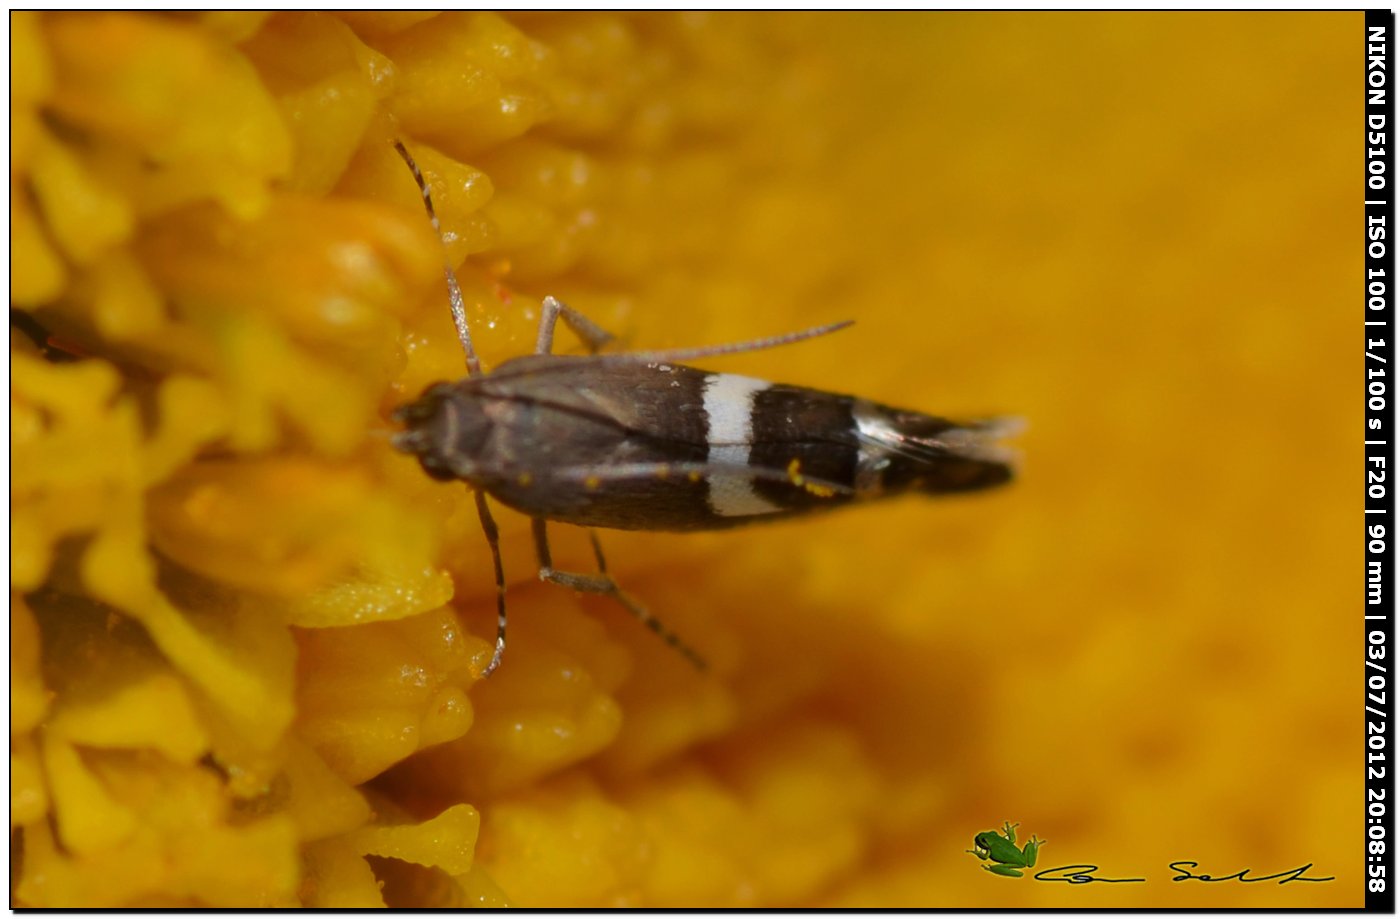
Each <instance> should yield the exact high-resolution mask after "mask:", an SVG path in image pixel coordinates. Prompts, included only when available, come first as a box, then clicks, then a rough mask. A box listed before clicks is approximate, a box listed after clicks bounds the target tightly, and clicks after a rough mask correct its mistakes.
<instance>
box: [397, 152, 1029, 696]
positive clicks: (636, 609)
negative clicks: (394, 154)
mask: <svg viewBox="0 0 1400 919" xmlns="http://www.w3.org/2000/svg"><path fill="white" fill-rule="evenodd" d="M395 148H396V149H397V150H398V152H399V155H400V156H402V157H403V159H404V161H405V162H406V163H407V164H408V166H409V168H410V169H411V170H412V171H413V176H414V178H415V179H416V180H417V182H418V187H419V189H420V191H421V192H422V195H423V204H424V206H425V207H426V208H427V211H428V216H429V218H430V219H431V221H432V224H433V228H434V229H435V230H437V232H438V235H439V237H441V234H442V231H441V226H440V225H439V223H438V219H437V215H436V213H435V211H434V209H433V202H432V197H431V195H430V194H429V191H428V185H427V182H426V181H425V180H424V178H423V174H422V172H421V171H420V170H419V168H418V165H417V163H415V162H414V160H413V157H412V156H411V155H410V154H409V152H408V150H407V149H405V147H404V146H403V144H402V143H400V142H397V141H396V142H395ZM443 273H444V275H445V277H446V279H447V287H448V292H449V301H450V305H451V310H452V318H453V321H454V322H455V324H456V326H457V335H458V337H459V338H460V339H461V342H462V347H463V349H464V350H465V352H466V358H467V376H466V377H465V378H464V379H461V380H458V381H457V382H455V383H435V384H433V385H432V386H429V387H428V389H427V390H426V391H424V393H423V394H422V395H421V396H419V397H418V399H416V400H415V401H413V402H411V403H409V404H408V405H405V406H403V407H402V408H400V409H398V410H397V411H396V412H395V413H394V418H395V420H397V421H400V422H402V423H403V425H404V430H403V432H402V433H399V434H396V435H395V436H394V441H393V442H394V446H395V447H396V448H398V449H399V450H402V451H403V452H405V453H409V454H412V455H414V456H416V457H417V458H418V461H419V462H420V463H421V464H422V466H423V469H424V470H425V471H426V472H427V473H428V475H430V476H432V477H433V478H435V479H440V480H443V481H452V480H456V479H460V480H462V481H465V482H467V483H469V484H471V485H472V486H473V488H474V493H475V497H476V507H477V512H478V514H479V516H480V518H481V525H482V529H483V530H484V531H485V533H486V540H487V543H488V544H489V545H490V548H491V553H492V557H493V560H494V562H495V574H496V610H497V627H496V648H495V652H494V654H493V655H492V657H491V662H490V664H489V665H488V666H487V668H486V670H485V673H484V674H483V675H489V674H490V673H491V672H492V671H494V670H495V669H496V667H498V666H499V665H500V662H501V656H502V654H503V653H504V651H505V636H506V605H505V576H504V572H503V570H502V567H501V554H500V547H499V544H498V543H499V540H498V535H497V530H496V525H495V521H494V520H493V519H492V517H491V512H490V509H489V508H488V507H487V505H486V497H485V496H486V495H487V494H489V495H491V497H493V498H495V499H496V500H498V501H500V502H501V503H502V504H505V505H507V506H509V507H512V508H514V509H515V510H517V511H520V512H521V513H523V514H525V515H527V516H529V517H530V519H531V522H532V526H533V532H534V541H535V551H536V554H537V556H538V559H539V565H540V572H539V574H540V578H541V579H542V580H545V581H550V582H552V583H555V584H560V585H562V586H564V587H571V588H573V589H574V590H578V591H583V592H586V593H596V594H603V595H606V596H610V597H612V598H614V599H615V600H617V601H618V602H619V603H620V604H621V605H622V606H624V607H625V608H626V609H627V610H628V611H629V612H631V613H632V614H633V615H634V616H636V617H637V618H638V619H640V620H641V621H642V622H644V623H645V624H646V625H647V626H649V627H650V628H651V629H652V630H653V631H655V632H656V633H657V634H658V635H660V636H661V637H662V638H663V639H665V640H666V641H667V643H669V644H670V645H671V646H672V647H674V648H676V649H677V650H678V651H680V652H681V653H682V654H683V655H685V656H686V657H687V658H688V659H689V660H690V661H691V662H692V663H693V664H695V665H696V666H697V667H700V668H703V667H704V662H703V661H702V660H701V658H700V657H699V656H698V655H697V654H696V653H695V652H694V651H692V650H691V649H690V648H689V647H687V646H686V645H685V644H684V643H682V642H681V641H680V640H679V639H678V638H677V637H676V636H675V635H674V634H672V633H671V632H670V631H669V630H667V629H666V628H665V627H664V626H663V625H661V623H660V622H659V621H658V620H657V619H656V618H655V617H653V616H652V615H651V613H650V612H648V611H647V609H646V608H645V607H644V606H642V605H641V604H640V603H638V602H637V601H636V600H634V599H633V598H632V597H630V596H629V595H628V594H626V593H624V592H623V591H622V590H621V589H620V588H619V587H618V585H617V583H616V582H615V581H614V580H613V579H612V577H611V576H610V575H609V574H608V573H607V565H606V562H605V561H604V559H603V552H602V548H601V546H600V545H599V543H598V538H597V536H596V534H594V533H593V532H592V530H591V529H590V530H589V536H590V537H591V539H592V542H593V549H594V554H595V557H596V558H597V562H598V572H597V573H596V574H579V573H573V572H567V571H559V570H557V569H556V568H554V566H553V563H552V561H551V557H550V551H549V539H548V534H547V532H546V527H547V522H548V521H556V522H559V523H571V524H575V525H577V526H582V527H589V528H592V527H604V528H608V529H615V530H672V531H685V530H708V529H718V528H723V527H731V526H737V525H740V524H746V523H753V522H755V521H760V520H777V519H781V518H784V517H790V516H793V515H795V514H805V513H808V512H811V511H817V510H824V509H827V508H834V507H840V506H843V505H846V504H849V503H851V502H853V501H869V500H872V499H875V498H882V497H888V496H892V495H897V494H903V493H905V492H911V491H916V492H924V493H926V494H941V493H947V492H962V491H973V490H977V489H982V488H990V487H992V486H995V485H1001V484H1003V483H1005V482H1008V481H1010V479H1011V476H1012V465H1011V462H1012V456H1011V453H1010V451H1008V450H1006V449H1005V448H1003V447H1001V446H999V445H998V443H997V441H998V440H999V439H1001V438H1002V437H1005V436H1007V435H1009V434H1011V433H1014V429H1015V428H1016V426H1017V422H1015V421H1014V420H1009V419H992V420H986V421H972V422H955V421H949V420H947V419H944V418H937V417H934V416H932V415H924V414H921V413H919V412H912V411H906V410H903V409H897V408H891V407H889V406H886V405H881V404H879V403H876V402H871V401H869V400H866V399H858V398H855V397H852V396H842V395H835V394H833V393H827V392H822V391H821V390H816V389H807V388H805V387H801V386H785V385H781V384H776V383H768V382H765V381H763V380H756V379H752V378H750V377H743V376H736V375H734V374H729V373H712V372H710V371H706V370H699V369H696V368H694V367H689V366H686V365H685V364H682V363H680V362H681V361H688V360H694V359H697V358H704V357H714V356H718V355H722V354H736V353H741V352H745V351H757V350H760V349H763V348H772V347H777V346H779V345H785V344H791V343H793V342H798V341H802V340H805V339H808V338H814V337H816V336H819V335H826V334H828V333H830V332H835V331H837V330H839V329H842V328H845V327H846V326H848V325H850V324H851V323H850V322H840V323H835V324H833V325H826V326H818V327H816V328H812V329H807V330H805V331H801V332H794V333H792V334H788V335H780V336H776V337H774V338H767V339H761V340H758V341H751V342H744V343H740V344H729V345H717V346H710V347H699V348H688V349H680V350H672V351H654V352H632V353H615V354H599V353H598V352H599V350H600V349H602V348H603V347H604V346H605V345H606V344H608V343H609V342H610V341H611V340H612V336H611V335H609V334H608V333H607V332H604V331H603V330H602V329H600V328H599V327H598V326H596V325H594V324H593V322H591V321H590V320H589V319H587V318H586V317H585V316H583V315H582V314H580V313H578V312H577V311H575V310H572V309H570V308H569V307H567V306H565V305H564V304H563V303H560V302H559V301H558V300H556V299H554V298H553V297H546V298H545V299H544V309H543V312H542V315H541V317H540V327H539V335H538V339H537V341H536V346H535V353H534V354H531V355H527V356H524V357H517V358H513V359H511V360H508V361H506V362H504V363H503V364H501V365H500V366H499V367H497V368H496V369H495V370H493V371H492V372H491V373H484V372H483V371H482V369H481V364H480V362H479V361H478V360H477V356H476V352H475V349H474V348H473V347H472V341H471V332H470V330H469V329H468V327H467V319H466V309H465V306H464V304H463V301H462V293H461V289H460V288H459V286H458V284H457V279H456V276H455V275H454V274H453V272H452V269H451V267H450V266H444V269H443ZM560 318H562V319H563V320H564V322H565V324H566V325H568V326H569V328H570V329H572V330H573V331H574V333H575V334H576V335H577V336H578V337H579V338H580V339H581V340H582V341H583V343H584V345H585V346H587V348H588V351H589V354H588V355H583V356H573V355H558V354H553V353H551V349H552V345H553V341H554V327H555V324H556V323H557V322H558V320H559V319H560Z"/></svg>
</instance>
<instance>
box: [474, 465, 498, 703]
mask: <svg viewBox="0 0 1400 919" xmlns="http://www.w3.org/2000/svg"><path fill="white" fill-rule="evenodd" d="M473 494H475V495H476V514H477V516H478V517H480V518H481V530H482V532H483V533H485V534H486V542H487V544H488V545H489V546H490V547H491V561H492V563H493V564H494V566H495V568H496V650H495V651H494V652H492V654H491V663H489V664H487V665H486V669H485V670H483V671H481V678H482V679H483V680H484V679H486V678H487V677H489V676H490V675H491V674H493V673H495V672H496V668H497V667H499V666H501V658H502V657H504V656H505V653H506V572H505V568H503V567H502V566H501V534H500V531H498V530H497V529H496V521H495V519H494V518H492V516H491V509H490V508H488V507H487V506H486V494H485V493H484V492H483V491H482V490H481V489H480V488H478V489H477V490H476V491H475V492H473Z"/></svg>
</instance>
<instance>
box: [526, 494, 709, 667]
mask: <svg viewBox="0 0 1400 919" xmlns="http://www.w3.org/2000/svg"><path fill="white" fill-rule="evenodd" d="M530 525H531V528H532V530H533V531H534V535H535V554H536V555H537V556H538V557H539V561H540V580H541V581H548V582H549V583H551V584H558V585H559V586H560V587H567V588H569V589H571V590H577V591H579V592H580V593H586V594H600V595H602V596H605V597H612V598H613V599H614V600H616V601H617V602H618V603H619V604H620V605H621V606H622V607H623V608H624V609H626V610H627V612H629V613H631V614H632V615H633V616H635V617H636V618H637V619H639V620H641V622H642V624H643V625H645V626H646V627H647V628H649V629H651V630H652V631H653V632H655V633H656V635H657V637H659V638H660V639H661V640H662V641H664V642H666V644H668V645H670V646H671V647H672V648H673V649H675V650H676V651H677V652H679V653H680V655H681V656H682V657H684V658H685V659H686V660H688V661H690V663H691V664H692V665H693V666H694V667H695V669H696V670H705V669H708V668H707V665H706V663H705V659H704V658H703V657H701V656H700V655H699V654H697V653H696V652H695V650H694V649H693V648H691V647H690V646H689V645H687V644H686V643H685V642H684V641H682V640H681V639H680V636H678V635H676V633H675V632H672V631H671V630H670V629H668V628H666V626H664V625H662V624H661V621H660V620H658V619H657V618H656V617H655V616H653V615H652V614H651V613H650V612H649V611H648V610H647V608H646V607H644V606H642V605H641V604H640V603H638V602H637V601H636V600H634V599H633V598H632V597H631V596H630V595H628V594H627V593H625V592H624V591H623V590H622V588H620V587H618V586H617V582H616V581H614V580H613V579H612V575H610V574H608V567H607V561H606V560H605V559H604V558H603V547H602V545H601V544H600V543H599V542H598V536H597V534H595V533H594V532H593V531H592V530H589V531H588V536H589V538H590V539H591V540H592V541H593V555H594V557H595V558H596V559H597V560H598V573H597V574H576V573H574V572H570V571H558V570H556V569H555V568H554V564H553V560H552V558H551V557H550V554H549V534H548V533H547V532H546V528H547V526H548V524H547V523H546V522H545V520H544V518H543V517H535V518H534V519H532V520H531V521H530Z"/></svg>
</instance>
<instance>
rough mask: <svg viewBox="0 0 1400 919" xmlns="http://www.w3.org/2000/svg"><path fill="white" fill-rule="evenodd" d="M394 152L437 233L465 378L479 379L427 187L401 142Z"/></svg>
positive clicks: (454, 278) (478, 367) (463, 308)
mask: <svg viewBox="0 0 1400 919" xmlns="http://www.w3.org/2000/svg"><path fill="white" fill-rule="evenodd" d="M394 149H395V150H397V151H399V156H401V157H403V161H404V162H405V163H407V164H408V168H409V169H411V170H413V180H414V181H415V182H417V183H418V190H419V191H420V192H422V193H423V207H424V208H426V209H427V211H428V219H429V220H430V221H432V224H433V231H434V232H435V233H437V238H438V243H439V244H441V246H442V255H443V259H442V273H443V275H444V276H445V277H446V278H447V296H448V300H449V302H450V303H451V308H452V322H453V324H454V325H456V326H457V338H459V339H460V340H461V342H462V350H463V351H465V352H466V354H467V375H468V376H473V377H479V376H481V362H480V361H479V360H477V357H476V349H475V348H473V347H472V333H471V330H470V329H469V328H467V306H466V302H465V301H464V300H463V298H462V287H461V285H459V284H458V283H457V275H456V273H455V272H454V271H453V270H452V265H451V263H450V262H448V260H447V243H446V241H445V240H444V239H443V236H442V224H441V223H440V222H438V216H437V211H436V210H435V209H434V208H433V196H432V193H431V192H429V191H428V183H427V181H426V180H425V179H424V178H423V171H422V170H421V169H419V168H418V163H417V162H416V161H415V160H414V159H413V154H411V153H409V152H408V148H407V147H405V146H404V145H403V141H401V140H398V139H397V138H396V139H395V140H394Z"/></svg>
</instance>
